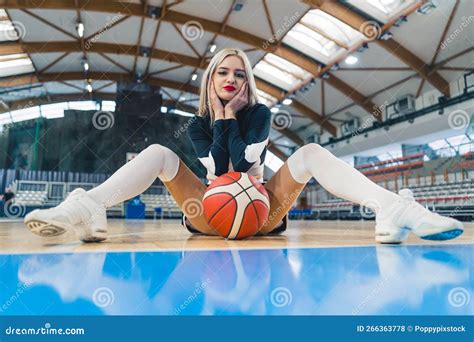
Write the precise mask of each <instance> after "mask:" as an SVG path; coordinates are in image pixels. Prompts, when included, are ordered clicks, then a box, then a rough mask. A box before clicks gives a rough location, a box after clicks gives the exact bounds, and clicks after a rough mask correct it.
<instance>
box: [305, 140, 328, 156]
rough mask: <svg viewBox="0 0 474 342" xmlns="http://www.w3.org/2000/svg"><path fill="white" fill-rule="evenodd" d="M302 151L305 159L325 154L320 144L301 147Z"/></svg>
mask: <svg viewBox="0 0 474 342" xmlns="http://www.w3.org/2000/svg"><path fill="white" fill-rule="evenodd" d="M300 150H301V152H302V153H303V154H304V155H305V157H309V156H310V155H317V154H321V153H323V152H324V150H325V148H324V147H322V146H321V145H319V144H316V143H310V144H306V145H304V146H303V147H301V148H300Z"/></svg>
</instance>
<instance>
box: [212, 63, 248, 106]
mask: <svg viewBox="0 0 474 342" xmlns="http://www.w3.org/2000/svg"><path fill="white" fill-rule="evenodd" d="M212 80H213V82H214V88H215V89H216V93H217V96H219V98H220V99H221V100H222V101H223V102H224V103H225V102H228V101H230V100H231V99H232V98H233V97H234V96H235V95H237V93H238V92H239V90H240V88H241V87H242V85H243V84H244V82H245V81H247V75H246V73H245V68H244V63H243V62H242V60H241V59H240V58H239V57H237V56H227V57H226V58H224V60H223V61H222V62H221V64H219V65H218V66H217V68H216V70H215V71H214V75H213V76H212Z"/></svg>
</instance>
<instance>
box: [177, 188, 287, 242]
mask: <svg viewBox="0 0 474 342" xmlns="http://www.w3.org/2000/svg"><path fill="white" fill-rule="evenodd" d="M262 185H265V182H264V183H262ZM181 224H182V225H183V226H184V227H186V229H187V230H188V231H189V232H190V233H192V234H202V233H201V232H200V231H199V230H197V229H196V227H194V226H193V225H192V224H191V222H189V220H188V219H187V218H186V216H184V214H182V217H181ZM287 224H288V214H286V215H285V217H283V219H282V220H281V222H280V224H279V225H278V226H276V227H275V228H274V229H273V230H272V231H271V232H269V233H267V234H265V235H280V234H281V233H283V232H284V231H285V230H286V227H287ZM257 235H259V234H258V233H257Z"/></svg>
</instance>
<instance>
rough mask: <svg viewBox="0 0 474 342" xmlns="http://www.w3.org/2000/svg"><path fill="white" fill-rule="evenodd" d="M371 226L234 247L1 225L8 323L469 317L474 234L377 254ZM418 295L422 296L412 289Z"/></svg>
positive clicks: (307, 225)
mask: <svg viewBox="0 0 474 342" xmlns="http://www.w3.org/2000/svg"><path fill="white" fill-rule="evenodd" d="M373 226H374V223H373V222H370V221H360V222H348V221H290V222H289V228H288V230H287V232H286V233H285V234H284V235H281V236H274V237H258V238H252V239H248V240H242V241H226V240H223V239H221V238H218V237H207V236H193V235H190V234H189V233H188V232H187V231H186V230H185V229H184V228H183V227H182V226H181V225H180V223H179V221H176V220H164V221H160V220H157V221H152V220H145V221H126V220H120V219H110V220H109V239H108V240H107V241H106V242H103V243H98V244H83V243H80V242H76V241H74V239H73V237H71V236H63V237H60V238H52V239H48V240H45V239H42V238H40V237H37V236H34V235H32V234H31V233H30V232H29V231H28V230H27V229H26V228H25V227H24V226H23V224H22V222H21V221H18V220H8V221H7V220H3V221H0V270H1V272H0V302H1V303H4V304H3V306H2V307H0V315H63V314H65V315H85V314H87V315H102V314H107V315H110V314H112V315H125V314H127V315H149V314H152V315H156V314H158V315H173V314H176V315H178V314H179V315H196V314H198V315H211V314H212V315H229V314H231V315H286V314H291V315H354V314H355V315H372V314H377V315H469V314H474V306H473V305H466V304H467V303H469V300H470V298H469V293H474V278H473V274H474V266H473V260H474V248H473V247H474V224H473V223H467V224H466V225H465V228H466V231H465V233H464V234H463V235H462V236H461V237H459V238H457V239H455V240H451V241H446V242H432V241H424V240H420V239H418V238H417V237H415V236H410V238H409V239H408V241H407V242H406V243H404V244H402V245H392V246H390V245H377V244H375V242H374V236H373V229H374V228H373ZM408 284H410V285H408Z"/></svg>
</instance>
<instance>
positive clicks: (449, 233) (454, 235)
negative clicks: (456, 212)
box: [420, 228, 464, 241]
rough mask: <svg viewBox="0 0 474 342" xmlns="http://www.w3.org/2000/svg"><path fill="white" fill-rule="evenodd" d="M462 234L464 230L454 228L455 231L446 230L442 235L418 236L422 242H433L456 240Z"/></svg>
mask: <svg viewBox="0 0 474 342" xmlns="http://www.w3.org/2000/svg"><path fill="white" fill-rule="evenodd" d="M463 232H464V230H462V229H459V228H455V229H452V230H448V231H446V232H442V233H437V234H431V235H425V236H420V238H421V239H423V240H434V241H443V240H451V239H454V238H457V237H458V236H459V235H461V234H462V233H463Z"/></svg>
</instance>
